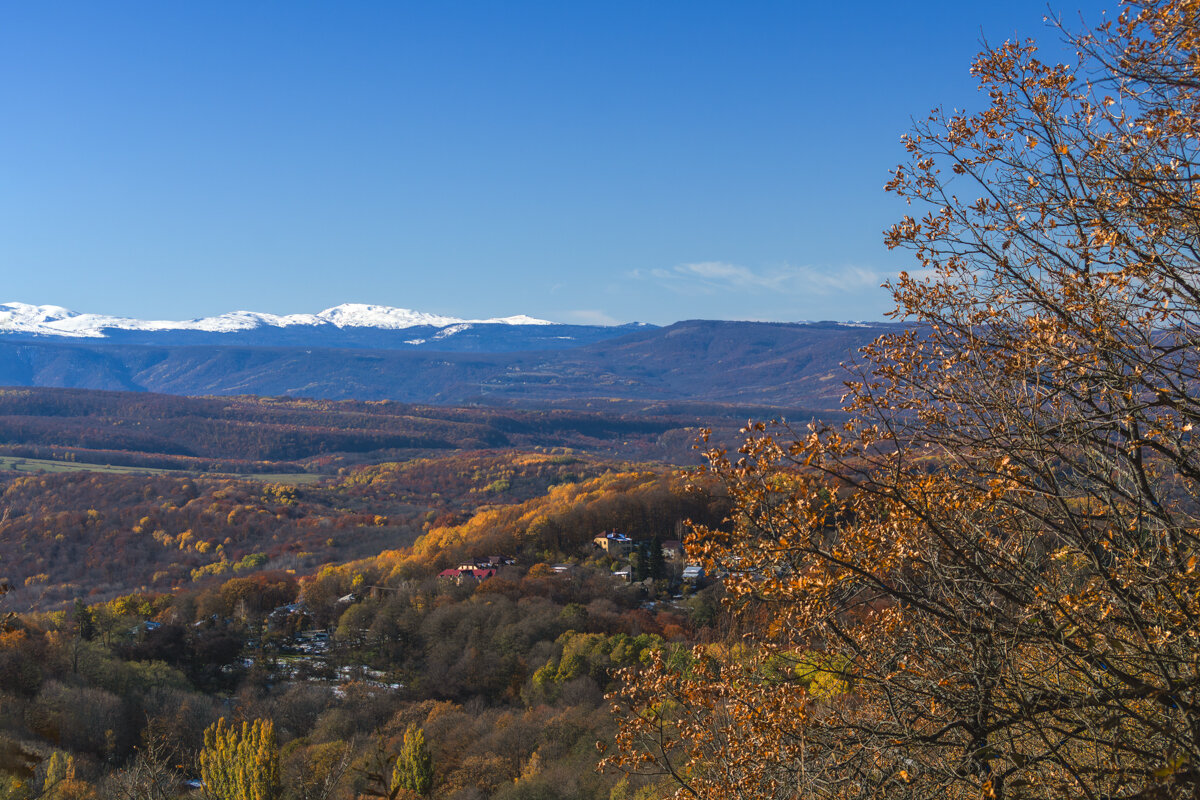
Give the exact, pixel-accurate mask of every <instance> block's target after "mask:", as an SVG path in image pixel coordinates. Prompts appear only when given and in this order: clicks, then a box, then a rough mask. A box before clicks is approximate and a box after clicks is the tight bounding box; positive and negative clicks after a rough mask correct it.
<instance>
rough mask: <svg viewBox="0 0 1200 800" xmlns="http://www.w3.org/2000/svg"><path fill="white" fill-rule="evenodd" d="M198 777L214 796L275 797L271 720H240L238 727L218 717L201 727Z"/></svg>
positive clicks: (227, 799) (232, 799)
mask: <svg viewBox="0 0 1200 800" xmlns="http://www.w3.org/2000/svg"><path fill="white" fill-rule="evenodd" d="M200 779H201V780H202V781H203V782H204V788H205V791H206V792H207V794H208V796H209V797H211V798H213V800H278V799H279V798H280V797H281V796H282V793H283V792H282V784H281V783H280V777H279V746H278V744H277V743H276V740H275V725H274V723H272V722H271V721H270V720H263V719H256V720H255V721H254V722H253V723H250V722H243V723H242V725H241V727H240V728H236V727H234V726H232V725H228V724H226V722H225V718H224V717H222V718H221V719H219V720H217V722H216V724H214V725H210V726H209V727H208V729H207V730H205V731H204V749H203V750H202V751H200Z"/></svg>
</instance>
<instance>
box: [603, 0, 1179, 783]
mask: <svg viewBox="0 0 1200 800" xmlns="http://www.w3.org/2000/svg"><path fill="white" fill-rule="evenodd" d="M1059 29H1060V30H1062V31H1063V32H1064V34H1065V35H1066V36H1067V39H1068V41H1069V42H1070V43H1072V44H1073V45H1074V49H1075V51H1076V54H1077V59H1076V63H1074V64H1073V65H1069V66H1068V65H1054V64H1047V63H1043V62H1042V61H1040V60H1039V59H1038V57H1037V50H1036V48H1035V47H1034V45H1033V43H1032V42H1008V43H1005V44H1004V45H1001V46H998V47H990V48H988V49H986V50H985V51H984V52H983V53H982V54H981V55H980V56H979V58H978V60H977V61H976V62H975V65H974V68H973V69H974V74H975V75H976V76H977V77H978V79H979V82H980V86H981V88H982V89H983V90H984V91H985V92H986V93H987V98H988V101H987V104H986V107H985V108H984V109H983V110H982V111H980V112H978V113H953V114H946V113H942V112H937V111H935V112H934V113H932V114H931V115H930V116H929V117H927V118H926V119H925V120H923V121H921V122H919V123H918V124H917V125H916V127H915V130H914V131H913V132H912V133H911V134H910V135H908V136H907V137H906V138H905V143H906V146H907V149H908V152H909V155H910V158H909V160H908V162H907V163H905V164H903V165H901V166H900V167H899V168H897V170H896V171H895V173H894V176H893V179H892V181H891V182H890V184H889V188H890V190H891V191H893V192H895V193H897V194H898V195H900V196H901V197H904V198H905V199H907V200H908V201H909V202H910V203H911V204H912V205H914V206H916V207H917V208H919V209H921V211H919V212H916V213H914V215H913V216H906V217H905V218H904V219H903V220H902V221H901V222H900V223H899V224H897V225H896V226H894V227H893V228H892V229H891V230H890V231H888V232H887V234H886V241H887V244H888V246H889V247H902V248H906V249H908V250H910V251H911V252H912V253H913V254H914V256H915V257H916V260H917V262H918V264H919V266H920V269H919V271H915V272H914V273H913V274H905V275H902V276H901V278H900V279H899V280H898V281H897V282H896V283H895V284H894V285H893V286H892V287H891V289H892V291H893V293H894V295H895V299H896V303H897V309H896V315H897V316H898V317H901V318H904V319H907V320H910V321H912V322H913V323H914V324H913V326H912V330H911V331H909V332H908V333H905V334H896V335H889V336H885V337H883V338H881V339H880V340H878V341H877V342H875V343H874V344H873V345H872V346H870V347H868V348H866V349H864V351H863V354H862V359H861V362H860V364H859V365H858V366H857V367H856V372H855V376H854V380H852V381H851V382H850V383H849V394H848V396H847V402H846V407H847V409H848V410H849V411H851V412H853V415H854V418H853V420H852V421H851V422H850V423H848V424H846V425H845V426H843V427H839V428H836V429H834V428H826V427H819V426H814V427H813V428H812V429H810V430H808V431H803V432H797V431H792V430H788V429H786V428H783V427H771V426H765V425H755V426H751V427H750V428H749V429H748V430H747V434H748V438H747V440H746V442H745V444H744V445H743V446H742V447H741V449H740V451H739V455H738V456H737V457H728V456H727V455H726V454H725V453H724V452H723V451H721V450H712V451H711V452H710V453H709V458H710V462H711V467H710V469H711V471H712V472H714V473H715V474H716V475H717V476H718V477H720V478H721V479H722V480H723V481H724V482H725V484H726V486H727V487H728V489H729V492H730V496H731V498H732V500H733V504H734V513H733V515H732V516H731V518H730V520H729V525H728V526H727V528H726V529H725V530H715V529H705V528H698V529H697V530H695V531H694V532H693V534H692V536H691V538H690V539H689V550H692V549H693V548H697V549H699V550H700V551H701V552H702V554H703V557H704V558H705V560H706V562H707V565H708V568H709V570H710V571H715V572H720V573H723V574H725V576H726V577H725V584H726V589H727V592H728V596H729V598H730V604H731V610H732V612H733V613H734V614H737V615H742V616H744V617H746V618H754V619H757V620H759V622H758V623H756V624H755V625H754V626H752V627H751V630H752V631H753V633H752V634H751V635H749V636H747V637H745V638H743V639H742V640H740V641H737V642H734V643H725V644H722V645H712V646H703V647H698V648H696V649H695V651H693V653H692V656H691V658H690V659H688V660H686V662H683V661H680V660H678V659H676V660H675V662H674V663H664V662H659V663H656V664H655V665H653V666H652V667H651V668H649V669H646V670H643V671H641V672H640V673H639V674H637V675H634V674H632V673H631V674H630V675H628V676H627V680H628V682H627V683H626V685H625V688H624V689H623V690H621V691H620V692H618V693H617V695H616V696H615V698H614V699H615V700H616V702H617V704H618V706H619V707H621V708H623V709H624V710H625V713H624V724H623V727H622V731H621V733H620V735H619V737H618V742H617V751H616V753H615V754H614V755H612V756H610V758H609V759H608V761H607V763H608V764H609V765H611V766H614V767H617V768H622V769H625V770H626V771H629V772H632V773H641V774H643V775H646V776H649V779H650V780H657V781H662V787H661V788H660V791H662V792H666V791H667V787H670V788H671V790H672V791H674V792H676V793H677V794H678V795H679V796H690V797H698V798H776V797H778V798H783V797H787V798H795V797H802V798H883V797H887V798H943V797H948V798H1067V797H1071V798H1075V797H1079V798H1118V797H1120V798H1176V797H1180V798H1182V797H1196V796H1200V570H1198V569H1197V567H1198V563H1200V447H1197V442H1196V441H1195V439H1193V436H1194V431H1193V426H1196V425H1200V3H1197V2H1195V0H1131V1H1130V2H1126V4H1125V6H1124V9H1123V11H1122V13H1121V14H1120V16H1119V17H1118V18H1117V19H1115V20H1112V21H1109V22H1106V23H1104V24H1102V25H1100V26H1098V27H1097V28H1095V29H1094V30H1091V31H1088V32H1085V33H1082V34H1071V33H1069V32H1067V31H1066V29H1065V28H1061V27H1060V28H1059Z"/></svg>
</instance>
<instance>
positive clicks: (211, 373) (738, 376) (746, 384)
mask: <svg viewBox="0 0 1200 800" xmlns="http://www.w3.org/2000/svg"><path fill="white" fill-rule="evenodd" d="M530 327H532V326H530ZM889 328H890V326H886V325H868V326H852V325H843V324H838V323H813V324H773V323H749V322H712V321H689V322H680V323H676V324H675V325H671V326H669V327H666V328H653V329H642V330H637V331H635V332H633V333H627V334H626V335H625V336H622V337H620V338H617V339H612V340H609V341H605V342H599V343H594V344H590V345H586V346H582V347H575V348H571V349H566V350H556V351H532V352H506V353H494V352H486V353H461V352H459V353H455V352H436V353H435V352H419V351H418V352H412V351H396V350H362V349H357V350H356V349H327V348H285V347H275V348H266V347H212V346H197V347H165V346H145V345H141V346H133V345H123V344H111V343H92V342H88V343H81V342H78V341H75V342H62V341H45V340H43V341H38V342H20V343H18V342H9V341H5V340H0V384H7V385H15V386H58V387H77V388H104V389H125V390H140V391H154V392H164V393H168V394H184V395H196V394H219V395H229V394H257V395H266V396H276V395H288V396H297V397H317V398H329V399H351V398H355V399H360V400H383V399H389V400H397V401H402V402H417V403H441V404H463V403H477V402H485V403H494V402H552V401H566V400H572V399H578V398H622V399H633V400H640V401H652V402H675V401H692V400H701V401H706V402H736V403H753V404H758V405H768V406H786V407H797V406H799V407H805V408H815V409H833V408H836V407H837V405H838V400H839V398H840V397H841V395H842V392H843V386H842V381H843V380H844V379H845V373H844V372H843V371H842V369H841V368H840V367H839V364H841V363H842V362H844V361H847V360H850V359H852V358H853V356H854V353H855V351H856V349H857V348H858V347H861V346H862V345H863V344H865V343H866V342H868V341H870V340H872V339H874V338H875V337H876V336H878V335H879V334H880V333H881V332H883V331H884V330H888V329H889Z"/></svg>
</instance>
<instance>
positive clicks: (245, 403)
mask: <svg viewBox="0 0 1200 800" xmlns="http://www.w3.org/2000/svg"><path fill="white" fill-rule="evenodd" d="M767 413H770V415H772V416H784V415H786V416H788V417H790V418H792V419H798V420H802V421H804V422H807V421H808V420H809V419H810V418H811V412H804V411H802V410H787V409H774V410H768V409H765V408H763V407H756V406H720V405H712V404H698V403H686V404H685V403H678V404H644V403H633V402H619V401H613V402H599V403H580V404H579V405H578V406H574V405H572V406H568V407H562V408H556V407H552V406H550V407H544V408H540V409H536V408H535V409H523V408H507V407H487V406H484V407H468V408H454V407H443V406H428V405H410V404H403V403H393V402H387V401H384V402H361V401H352V400H344V401H336V402H335V401H328V400H304V399H290V398H263V397H222V398H213V397H174V396H171V395H156V394H148V393H131V392H103V391H88V390H78V389H36V388H35V389H24V388H9V389H0V456H3V455H12V456H23V457H26V458H36V459H51V460H65V461H68V462H74V463H90V464H113V465H130V466H142V467H151V468H164V469H183V470H191V471H203V472H236V473H264V472H265V473H279V472H296V473H300V472H308V473H314V474H328V473H331V472H336V470H337V469H338V468H339V467H342V466H347V465H352V464H361V463H371V462H379V461H386V460H389V459H392V460H395V459H408V458H413V457H421V456H429V455H436V454H446V453H449V452H452V451H456V450H476V449H480V448H505V447H512V448H535V447H542V448H555V447H558V448H571V449H574V450H579V451H583V452H590V453H595V454H599V455H609V456H617V457H622V458H626V459H634V460H643V459H645V460H653V461H665V462H673V463H677V464H696V463H698V457H697V455H696V454H695V452H694V449H693V445H694V444H695V439H696V435H697V432H698V431H699V429H700V427H701V426H702V425H703V426H707V427H713V428H716V429H717V430H719V431H721V432H722V433H723V435H725V436H730V437H731V436H732V434H733V432H734V431H736V430H737V428H738V427H739V426H740V425H741V424H742V423H744V422H745V420H746V419H747V417H749V416H762V415H764V414H767ZM830 416H831V417H834V418H836V415H830Z"/></svg>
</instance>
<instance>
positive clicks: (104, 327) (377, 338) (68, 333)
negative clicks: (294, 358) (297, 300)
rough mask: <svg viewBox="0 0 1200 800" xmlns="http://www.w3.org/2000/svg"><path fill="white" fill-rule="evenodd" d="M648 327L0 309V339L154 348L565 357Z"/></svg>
mask: <svg viewBox="0 0 1200 800" xmlns="http://www.w3.org/2000/svg"><path fill="white" fill-rule="evenodd" d="M640 327H645V326H641V325H623V326H617V327H604V326H596V325H562V324H559V323H555V322H550V321H548V320H544V319H535V318H534V317H529V316H525V315H517V316H511V317H494V318H491V319H460V318H458V317H448V316H444V315H441V314H429V313H425V312H423V311H412V310H410V309H407V308H392V307H391V306H380V305H367V304H364V303H346V304H343V305H340V306H334V307H333V308H327V309H325V310H324V311H321V312H319V313H317V314H282V315H280V314H265V313H262V312H258V311H233V312H230V313H228V314H221V315H219V316H215V317H204V318H201V319H189V320H144V319H132V318H129V317H115V316H109V315H106V314H81V313H78V312H75V311H71V310H70V309H66V308H63V307H62V306H53V305H32V304H30V303H3V304H0V339H4V340H7V341H14V340H16V341H22V340H23V341H43V342H45V341H59V342H63V343H66V342H77V343H80V344H84V343H94V344H96V345H98V346H99V345H107V344H134V345H154V346H160V345H162V346H178V345H205V346H209V345H219V346H239V347H242V346H245V347H335V348H348V347H349V348H355V349H362V348H367V349H384V350H413V349H418V350H439V351H472V352H514V351H521V350H562V349H566V348H571V347H577V346H579V345H582V344H589V343H592V342H598V341H603V340H605V339H611V338H614V337H616V336H623V335H624V334H626V333H629V332H630V331H631V330H634V329H637V328H640Z"/></svg>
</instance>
